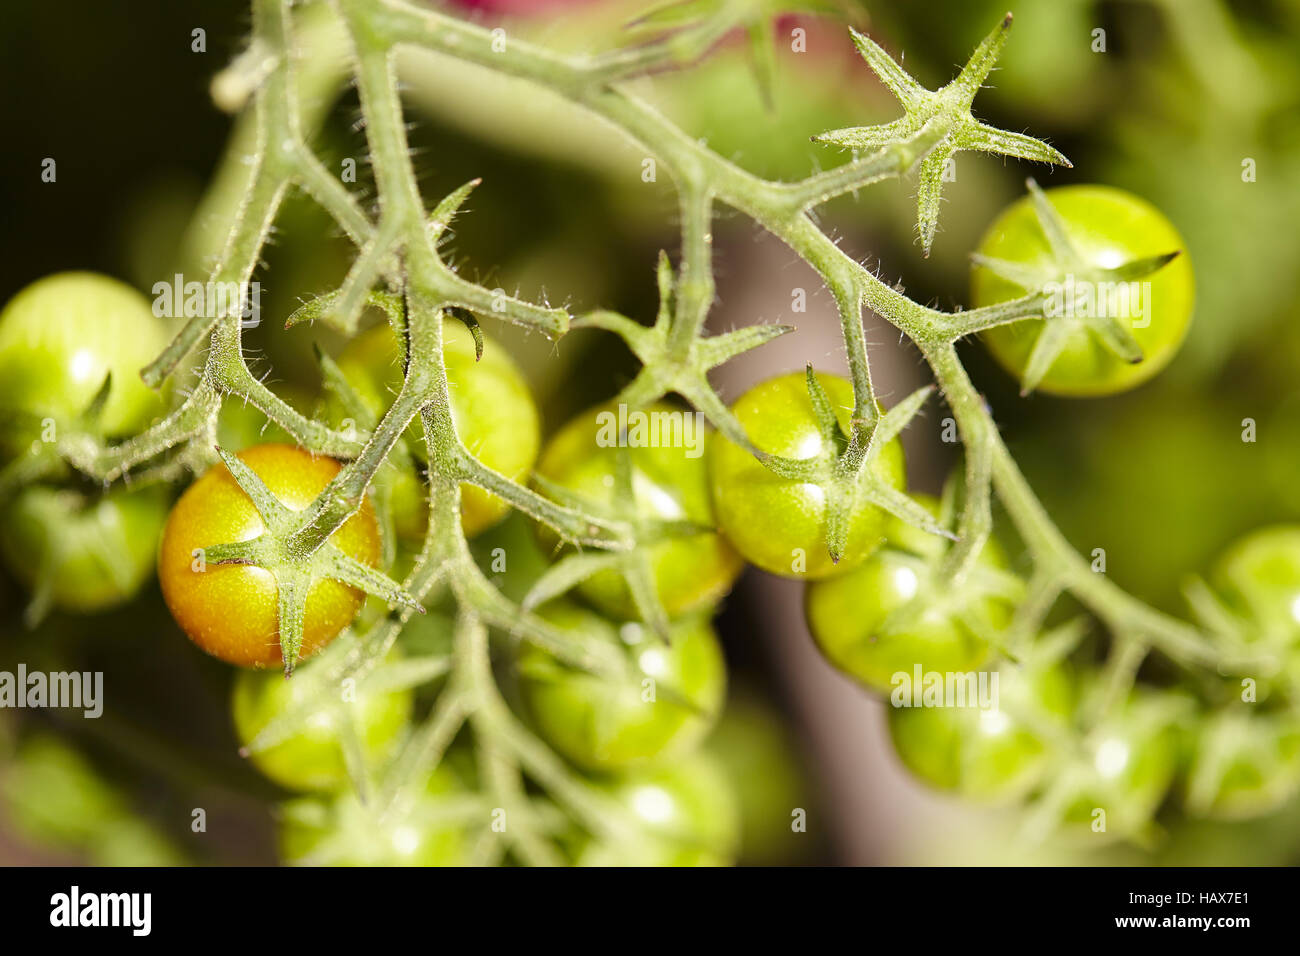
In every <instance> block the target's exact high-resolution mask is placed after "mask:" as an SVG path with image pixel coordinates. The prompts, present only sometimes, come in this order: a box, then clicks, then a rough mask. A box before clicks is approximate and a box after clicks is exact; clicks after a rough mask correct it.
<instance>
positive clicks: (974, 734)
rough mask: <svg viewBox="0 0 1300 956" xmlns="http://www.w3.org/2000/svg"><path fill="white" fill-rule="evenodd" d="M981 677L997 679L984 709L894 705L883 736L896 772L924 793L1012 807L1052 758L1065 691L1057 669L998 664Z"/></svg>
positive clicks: (1066, 720) (1063, 727) (1065, 713)
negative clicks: (921, 784)
mask: <svg viewBox="0 0 1300 956" xmlns="http://www.w3.org/2000/svg"><path fill="white" fill-rule="evenodd" d="M989 675H990V676H989V678H988V679H989V680H990V681H991V680H992V677H993V676H996V677H997V684H996V690H995V693H996V697H995V698H994V699H992V706H988V707H981V706H980V705H979V702H978V698H973V699H971V700H968V701H967V702H966V703H965V706H948V704H949V703H950V702H948V701H946V700H945V701H944V702H943V703H944V706H911V707H904V706H898V705H897V704H895V705H894V706H893V707H891V708H890V711H889V731H890V736H891V738H892V740H893V744H894V749H895V751H897V753H898V756H899V758H900V759H901V760H902V761H903V764H904V766H906V767H907V769H908V770H910V771H912V773H914V774H916V776H918V777H920V778H921V779H922V780H923V781H925V782H926V783H928V784H930V785H931V786H933V787H937V788H938V789H940V790H951V791H954V792H956V793H959V794H961V795H962V796H964V797H967V798H970V799H973V800H980V801H988V802H1001V801H1009V800H1017V799H1019V798H1021V797H1023V796H1024V795H1025V794H1026V793H1028V792H1029V791H1030V790H1031V789H1033V788H1034V787H1035V786H1036V785H1038V784H1039V783H1040V782H1041V781H1042V780H1043V779H1044V776H1045V775H1046V774H1047V773H1048V772H1049V771H1050V768H1051V766H1052V762H1053V760H1054V759H1056V758H1057V757H1058V756H1059V753H1058V747H1057V746H1056V744H1057V741H1056V740H1055V739H1053V737H1052V736H1051V735H1052V733H1053V732H1055V733H1059V734H1060V735H1061V737H1062V739H1065V735H1066V734H1068V733H1069V731H1070V721H1071V716H1072V714H1073V704H1074V699H1073V694H1072V690H1073V688H1072V686H1071V683H1070V679H1069V677H1068V676H1067V675H1066V673H1065V671H1064V670H1062V669H1061V668H1060V667H1058V666H1037V665H1031V664H1025V665H1020V666H1017V665H1013V664H1010V663H1004V664H1002V666H1001V667H999V668H998V669H996V670H991V671H990V672H989ZM994 686H995V685H992V684H991V683H990V684H989V687H990V688H993V687H994ZM992 696H993V694H992V693H990V697H992Z"/></svg>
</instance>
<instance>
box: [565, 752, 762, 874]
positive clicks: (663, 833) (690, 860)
mask: <svg viewBox="0 0 1300 956" xmlns="http://www.w3.org/2000/svg"><path fill="white" fill-rule="evenodd" d="M598 785H599V786H600V787H601V789H602V790H604V791H605V792H606V793H607V794H608V795H609V796H610V797H612V798H613V799H614V801H615V802H616V803H618V804H620V805H621V806H623V807H624V808H626V810H627V811H628V812H629V813H630V814H631V816H632V818H633V819H634V820H636V821H637V823H639V824H640V825H641V826H642V827H643V829H642V831H641V832H640V833H639V834H637V835H636V836H635V837H633V838H632V839H629V840H627V841H621V842H619V843H611V842H607V841H604V840H592V841H590V842H589V843H587V845H586V846H585V847H583V849H582V851H581V852H580V854H579V856H578V865H579V866H730V865H731V864H732V863H734V862H735V859H736V854H737V852H738V851H739V848H740V809H739V804H738V800H737V797H736V793H735V791H734V790H733V788H732V785H731V781H730V780H728V779H727V776H726V774H725V773H723V771H722V768H721V767H720V766H719V765H718V764H717V762H716V761H715V759H714V758H713V757H711V756H710V755H708V754H705V753H702V752H697V753H693V754H690V755H688V756H687V757H685V758H684V759H682V760H680V761H675V762H674V763H673V764H671V765H670V766H665V767H660V768H655V769H651V770H646V771H642V772H639V773H629V774H622V775H619V776H617V777H613V778H611V779H608V780H603V781H601V782H600V783H599V784H598Z"/></svg>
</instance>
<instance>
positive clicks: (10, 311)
mask: <svg viewBox="0 0 1300 956" xmlns="http://www.w3.org/2000/svg"><path fill="white" fill-rule="evenodd" d="M170 335H171V330H169V329H168V326H167V323H166V322H165V321H164V320H163V319H161V318H159V317H158V316H156V315H154V313H153V309H152V308H151V307H150V303H149V300H148V299H146V298H145V297H144V296H143V295H142V294H140V293H139V292H137V291H136V290H135V289H133V288H131V287H130V286H128V285H126V284H125V283H122V282H119V281H117V280H116V279H111V278H109V277H108V276H103V275H98V274H96V273H92V272H61V273H57V274H55V275H51V276H47V277H45V278H44V279H39V280H37V281H36V282H33V283H32V284H31V285H28V286H27V287H26V288H24V289H22V290H21V291H20V292H19V293H18V294H17V295H15V296H14V297H13V298H12V299H10V300H9V302H8V304H6V305H5V307H4V311H3V312H0V411H3V410H8V411H18V412H23V413H26V414H28V415H31V416H34V417H35V418H36V419H43V418H47V417H48V418H51V419H53V420H54V422H55V424H56V427H58V428H66V427H69V426H70V425H73V424H74V423H76V422H77V419H78V418H79V417H80V415H81V414H82V412H84V411H85V410H86V408H87V407H88V406H89V405H90V403H91V400H92V399H94V397H95V395H96V394H97V393H98V392H99V389H100V387H101V386H102V385H103V384H104V379H105V376H107V375H108V374H110V373H111V374H112V385H111V387H110V389H109V393H108V398H107V401H106V402H105V403H104V406H103V408H102V410H101V411H100V415H99V421H98V425H97V429H98V432H99V433H100V434H102V435H104V436H106V437H120V436H123V435H128V434H131V433H133V432H136V431H139V430H141V429H143V428H144V427H145V426H147V425H148V424H149V422H150V421H151V420H152V419H153V418H155V417H156V416H158V415H160V414H162V413H163V411H164V410H165V403H164V401H163V399H162V398H161V396H160V395H159V393H157V392H155V391H153V390H152V389H150V388H149V387H148V386H146V385H145V384H144V382H143V381H141V379H140V370H141V369H142V368H143V367H144V366H145V365H147V364H148V363H149V362H151V361H153V360H154V359H155V358H157V357H158V354H159V353H160V352H162V350H163V349H164V348H165V347H166V345H167V341H168V339H169V338H170ZM11 437H12V436H11ZM11 445H12V442H11Z"/></svg>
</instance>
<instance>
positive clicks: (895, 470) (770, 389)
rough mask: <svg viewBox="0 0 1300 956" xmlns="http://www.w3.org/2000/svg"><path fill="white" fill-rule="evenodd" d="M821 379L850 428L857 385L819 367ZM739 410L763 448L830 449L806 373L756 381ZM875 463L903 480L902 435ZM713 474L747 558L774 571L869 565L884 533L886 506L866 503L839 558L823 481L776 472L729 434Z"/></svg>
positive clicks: (810, 575) (802, 574) (718, 499)
mask: <svg viewBox="0 0 1300 956" xmlns="http://www.w3.org/2000/svg"><path fill="white" fill-rule="evenodd" d="M817 379H818V381H819V382H821V385H822V387H823V388H824V389H825V390H826V394H827V397H828V398H829V399H830V402H831V405H832V406H833V407H834V408H835V410H836V414H837V416H838V418H839V421H840V427H841V428H843V429H844V430H845V432H846V433H847V431H848V428H849V418H850V416H851V415H852V412H853V387H852V386H851V385H850V384H849V382H848V381H847V380H846V379H843V378H840V377H839V376H835V375H828V374H825V373H819V374H818V376H817ZM732 411H733V412H734V413H735V415H736V417H737V418H738V419H739V420H740V423H741V424H742V425H743V426H744V428H745V432H746V433H747V434H748V435H749V437H750V440H751V441H752V442H753V443H754V444H755V445H756V446H757V447H758V448H759V449H760V450H762V451H765V452H769V453H771V454H774V455H780V456H782V457H787V458H809V457H813V456H814V455H817V454H820V453H821V452H822V451H824V450H825V449H824V447H823V441H822V437H821V433H820V431H819V430H818V427H817V421H816V418H815V416H814V413H813V407H812V399H811V398H810V397H809V395H808V383H807V379H806V377H805V375H804V373H803V372H797V373H791V374H788V375H781V376H778V377H776V378H773V379H769V380H768V381H766V382H763V383H761V384H759V385H757V386H755V387H754V388H752V389H750V390H749V391H748V392H746V393H745V394H744V395H742V396H741V397H740V398H739V399H738V400H737V401H736V403H735V405H734V406H733V407H732ZM872 467H873V468H874V470H875V474H876V475H877V476H879V477H881V478H883V479H884V480H885V481H886V482H888V483H889V484H890V485H892V486H894V487H895V488H901V487H902V486H903V484H904V482H905V479H906V471H905V467H904V464H903V448H902V445H901V444H899V442H898V441H897V439H895V440H894V441H892V442H890V443H889V444H888V445H887V446H886V447H885V448H884V449H882V451H881V453H880V455H879V457H878V458H877V459H876V460H875V462H874V464H873V465H872ZM709 473H710V480H711V483H712V489H713V507H714V510H715V512H716V514H717V518H718V524H719V526H720V527H721V528H722V532H723V534H724V535H725V536H726V537H727V539H728V540H729V541H731V543H732V544H733V545H734V546H735V548H736V550H737V551H739V552H740V554H741V556H742V557H744V558H745V560H746V561H748V562H749V563H751V564H754V565H756V566H758V567H760V568H762V569H763V570H764V571H767V572H769V573H771V574H777V575H780V576H782V577H788V578H796V579H803V580H816V579H818V578H825V577H831V576H833V575H836V574H843V573H844V572H845V571H848V570H849V569H850V568H853V567H855V566H856V565H858V564H861V563H862V562H863V561H864V560H865V559H866V557H867V555H869V554H871V552H872V551H874V550H875V549H876V548H877V547H878V546H879V544H880V542H881V540H882V539H883V537H884V529H885V524H886V518H887V514H886V512H884V511H882V510H880V509H879V508H877V507H875V506H874V505H871V504H866V503H864V504H862V505H861V506H860V507H859V508H858V509H857V511H856V514H855V515H854V517H853V519H852V523H851V525H850V531H849V536H848V543H847V546H846V547H845V550H844V554H843V556H842V557H841V558H840V561H839V563H838V564H836V563H834V562H832V561H831V558H830V555H829V554H828V553H827V550H826V508H825V495H824V493H823V491H822V489H821V488H820V487H818V486H817V485H814V484H808V483H802V482H797V481H793V480H790V479H787V478H782V477H780V476H778V475H776V474H773V473H772V472H771V471H769V470H768V469H767V468H766V467H764V466H763V465H762V464H761V463H760V462H759V461H758V459H756V458H755V457H754V456H753V455H751V454H750V453H749V452H747V451H745V450H744V449H742V448H740V447H739V446H737V445H735V444H734V443H732V442H730V441H727V440H725V439H723V438H721V437H719V438H718V439H717V440H716V441H714V442H713V443H712V444H711V447H710V452H709ZM801 566H802V567H803V570H799V567H801Z"/></svg>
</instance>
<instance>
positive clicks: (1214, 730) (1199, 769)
mask: <svg viewBox="0 0 1300 956" xmlns="http://www.w3.org/2000/svg"><path fill="white" fill-rule="evenodd" d="M1254 707H1255V705H1253V704H1249V705H1246V707H1245V709H1244V710H1242V709H1239V710H1236V711H1231V710H1228V711H1221V712H1219V713H1217V714H1214V715H1212V716H1211V717H1209V718H1208V719H1206V720H1205V721H1204V722H1203V723H1202V724H1201V726H1200V727H1198V728H1197V733H1196V739H1195V744H1194V752H1193V756H1192V762H1191V768H1190V769H1189V771H1188V775H1187V777H1188V782H1187V807H1188V810H1189V812H1191V813H1192V814H1193V815H1195V816H1201V817H1211V818H1215V819H1222V820H1244V819H1248V818H1250V817H1257V816H1262V815H1264V814H1267V813H1271V812H1272V811H1274V810H1276V809H1278V808H1279V807H1281V806H1282V805H1283V804H1285V803H1286V802H1287V801H1288V800H1290V799H1291V798H1292V797H1293V796H1295V794H1296V792H1297V791H1298V790H1300V722H1298V721H1297V720H1296V718H1295V716H1294V715H1291V714H1287V713H1275V714H1270V713H1265V714H1260V713H1257V712H1256V711H1255V710H1254Z"/></svg>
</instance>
